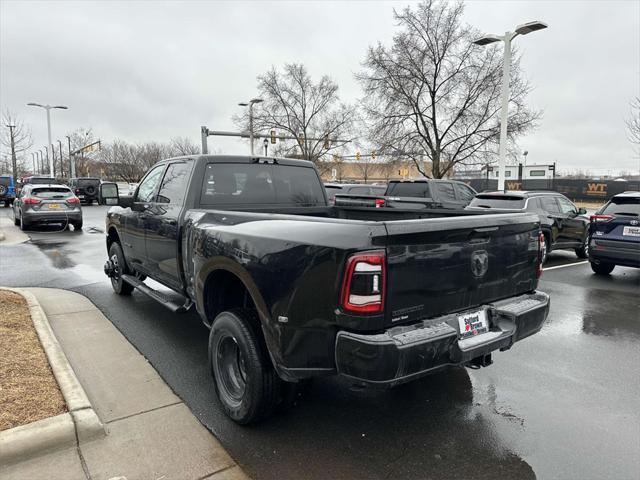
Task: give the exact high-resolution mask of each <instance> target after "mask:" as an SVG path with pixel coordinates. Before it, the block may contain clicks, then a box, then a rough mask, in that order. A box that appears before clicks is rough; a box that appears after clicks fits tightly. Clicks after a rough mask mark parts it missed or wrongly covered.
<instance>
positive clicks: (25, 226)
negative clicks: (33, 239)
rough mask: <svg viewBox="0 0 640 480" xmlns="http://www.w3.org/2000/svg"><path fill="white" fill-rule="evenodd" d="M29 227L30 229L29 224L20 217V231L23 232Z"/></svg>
mask: <svg viewBox="0 0 640 480" xmlns="http://www.w3.org/2000/svg"><path fill="white" fill-rule="evenodd" d="M29 227H31V224H30V223H29V222H25V221H24V218H22V217H20V230H22V231H23V232H24V231H25V230H28V229H29Z"/></svg>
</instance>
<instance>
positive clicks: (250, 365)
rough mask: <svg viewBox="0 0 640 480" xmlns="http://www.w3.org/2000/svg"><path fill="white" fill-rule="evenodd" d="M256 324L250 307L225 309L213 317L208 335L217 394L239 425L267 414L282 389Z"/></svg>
mask: <svg viewBox="0 0 640 480" xmlns="http://www.w3.org/2000/svg"><path fill="white" fill-rule="evenodd" d="M257 324H258V319H257V316H256V314H255V313H254V312H253V311H251V310H244V309H234V310H229V311H226V312H222V313H220V314H219V315H218V316H217V317H216V318H215V320H214V321H213V325H212V326H211V334H210V335H209V361H210V363H211V370H212V373H213V376H214V380H215V385H216V392H217V394H218V398H219V400H220V403H221V404H222V408H223V409H224V411H225V412H226V414H227V415H228V416H229V417H230V418H231V419H232V420H233V421H235V422H237V423H239V424H243V425H245V424H248V423H252V422H256V421H258V420H261V419H264V418H266V417H268V416H269V415H271V414H272V413H273V412H274V410H275V408H276V407H277V406H278V403H280V400H281V398H280V397H281V393H282V391H283V390H284V389H283V385H284V382H283V381H282V380H280V378H279V377H278V375H277V373H276V372H275V370H274V369H273V366H272V365H271V360H270V359H269V356H268V353H267V352H266V346H265V345H264V342H263V341H262V339H261V338H260V336H259V335H260V333H259V330H258V329H259V327H258V325H257Z"/></svg>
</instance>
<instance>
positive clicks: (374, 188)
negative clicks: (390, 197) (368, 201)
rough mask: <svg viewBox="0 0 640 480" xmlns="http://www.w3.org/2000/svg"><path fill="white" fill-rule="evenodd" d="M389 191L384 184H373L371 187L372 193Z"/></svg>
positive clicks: (381, 193) (377, 193) (378, 193)
mask: <svg viewBox="0 0 640 480" xmlns="http://www.w3.org/2000/svg"><path fill="white" fill-rule="evenodd" d="M386 191H387V187H385V186H383V185H379V186H376V185H374V186H372V187H371V195H384V192H386Z"/></svg>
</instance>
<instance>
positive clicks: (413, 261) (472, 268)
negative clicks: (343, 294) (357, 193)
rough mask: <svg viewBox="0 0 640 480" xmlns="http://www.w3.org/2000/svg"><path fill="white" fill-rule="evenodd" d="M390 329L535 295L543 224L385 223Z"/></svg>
mask: <svg viewBox="0 0 640 480" xmlns="http://www.w3.org/2000/svg"><path fill="white" fill-rule="evenodd" d="M385 226H386V228H387V233H388V238H387V268H388V271H387V289H386V292H387V293H386V308H385V310H386V314H385V315H386V317H385V323H386V324H387V325H388V326H391V325H397V324H403V323H409V322H412V321H415V320H418V319H424V318H429V317H433V316H437V315H440V314H442V313H450V312H457V311H463V310H467V309H471V308H473V307H477V306H480V305H483V304H486V303H489V302H492V301H495V300H499V299H502V298H507V297H511V296H516V295H519V294H522V293H525V292H530V291H532V290H534V289H535V288H536V286H537V275H536V272H537V265H538V231H539V219H538V217H537V216H536V215H530V214H526V213H519V214H498V215H478V216H477V217H476V216H474V217H469V216H465V217H451V218H443V219H428V220H398V221H391V222H385Z"/></svg>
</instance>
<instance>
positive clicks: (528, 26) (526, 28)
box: [473, 21, 547, 190]
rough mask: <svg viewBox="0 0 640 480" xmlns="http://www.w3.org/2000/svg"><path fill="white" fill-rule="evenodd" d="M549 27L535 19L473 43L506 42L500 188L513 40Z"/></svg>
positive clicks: (499, 173)
mask: <svg viewBox="0 0 640 480" xmlns="http://www.w3.org/2000/svg"><path fill="white" fill-rule="evenodd" d="M544 28H547V24H546V23H543V22H540V21H535V22H529V23H524V24H522V25H519V26H518V27H516V31H515V32H505V34H504V36H498V35H485V36H484V37H481V38H479V39H477V40H475V41H474V42H473V43H475V44H476V45H488V44H490V43H494V42H499V41H502V42H504V56H503V60H502V94H501V102H502V107H501V112H500V158H499V160H498V190H504V180H505V163H506V156H507V155H506V154H507V122H508V120H509V96H510V85H509V84H510V83H511V42H512V41H513V39H514V38H516V37H517V36H518V35H526V34H528V33H531V32H535V31H536V30H542V29H544Z"/></svg>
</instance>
